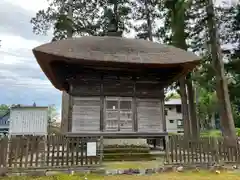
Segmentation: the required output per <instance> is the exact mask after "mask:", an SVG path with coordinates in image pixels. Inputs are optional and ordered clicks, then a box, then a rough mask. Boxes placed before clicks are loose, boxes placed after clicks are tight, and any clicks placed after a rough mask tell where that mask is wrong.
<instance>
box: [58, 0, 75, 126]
mask: <svg viewBox="0 0 240 180" xmlns="http://www.w3.org/2000/svg"><path fill="white" fill-rule="evenodd" d="M72 3H73V0H69V1H68V6H69V8H68V18H69V19H71V20H72V16H73V10H72ZM63 13H64V12H63ZM71 22H72V21H71ZM72 36H73V31H72V27H70V26H69V27H68V28H67V37H68V38H71V37H72ZM69 100H70V95H69V94H68V93H67V92H65V91H63V92H62V122H61V123H63V122H68V121H69V119H68V115H69V113H70V112H68V110H67V112H66V111H64V110H63V108H64V107H65V106H66V104H67V106H68V105H69ZM64 113H66V114H67V115H65V114H64ZM68 130H69V129H68Z"/></svg>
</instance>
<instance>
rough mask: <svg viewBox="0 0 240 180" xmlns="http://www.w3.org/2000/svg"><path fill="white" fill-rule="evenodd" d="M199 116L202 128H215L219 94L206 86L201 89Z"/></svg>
mask: <svg viewBox="0 0 240 180" xmlns="http://www.w3.org/2000/svg"><path fill="white" fill-rule="evenodd" d="M197 112H198V117H199V119H200V124H201V128H202V129H211V128H213V129H215V114H216V113H217V112H218V103H217V96H216V93H215V92H210V91H208V90H207V89H205V88H201V89H199V102H198V107H197Z"/></svg>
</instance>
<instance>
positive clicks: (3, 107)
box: [0, 104, 9, 117]
mask: <svg viewBox="0 0 240 180" xmlns="http://www.w3.org/2000/svg"><path fill="white" fill-rule="evenodd" d="M8 110H9V106H8V105H6V104H1V105H0V117H1V116H2V115H4V114H5V113H6V112H7V111H8Z"/></svg>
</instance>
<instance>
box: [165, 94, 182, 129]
mask: <svg viewBox="0 0 240 180" xmlns="http://www.w3.org/2000/svg"><path fill="white" fill-rule="evenodd" d="M181 106H182V102H181V99H170V100H169V101H166V102H165V115H166V126H167V132H169V133H182V132H183V120H182V111H181V110H182V108H181Z"/></svg>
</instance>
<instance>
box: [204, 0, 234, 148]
mask: <svg viewBox="0 0 240 180" xmlns="http://www.w3.org/2000/svg"><path fill="white" fill-rule="evenodd" d="M206 13H207V19H206V20H207V25H208V33H209V44H210V52H211V57H212V64H213V68H214V71H215V75H216V92H217V97H218V102H219V105H220V122H221V128H222V133H223V136H224V139H225V142H226V143H227V144H228V145H232V146H234V145H236V133H235V126H234V120H233V116H232V109H231V104H230V98H229V94H228V85H227V80H226V77H225V70H224V63H223V56H222V51H221V47H220V39H219V35H218V28H217V26H216V16H215V11H214V5H213V2H212V0H207V1H206Z"/></svg>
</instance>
